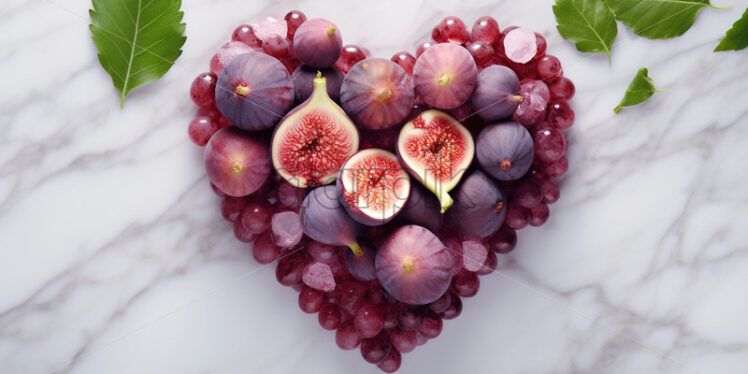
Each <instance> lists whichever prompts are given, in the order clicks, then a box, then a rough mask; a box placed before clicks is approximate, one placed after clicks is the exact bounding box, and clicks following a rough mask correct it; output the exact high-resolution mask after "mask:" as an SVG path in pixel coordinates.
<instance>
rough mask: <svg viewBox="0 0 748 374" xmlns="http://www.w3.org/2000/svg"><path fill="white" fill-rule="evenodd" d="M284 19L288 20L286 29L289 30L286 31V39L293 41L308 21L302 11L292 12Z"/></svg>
mask: <svg viewBox="0 0 748 374" xmlns="http://www.w3.org/2000/svg"><path fill="white" fill-rule="evenodd" d="M283 19H284V20H286V27H287V28H288V30H286V39H288V40H293V36H294V34H296V30H297V29H298V28H299V26H301V24H302V23H304V21H306V15H305V14H304V13H303V12H302V11H300V10H292V11H290V12H288V13H286V15H285V17H283Z"/></svg>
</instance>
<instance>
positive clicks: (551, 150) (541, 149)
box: [534, 127, 566, 162]
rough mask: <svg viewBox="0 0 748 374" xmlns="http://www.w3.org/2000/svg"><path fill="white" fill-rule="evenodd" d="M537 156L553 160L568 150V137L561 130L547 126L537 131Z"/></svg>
mask: <svg viewBox="0 0 748 374" xmlns="http://www.w3.org/2000/svg"><path fill="white" fill-rule="evenodd" d="M534 138H535V157H537V158H538V159H539V160H541V161H545V162H553V161H556V160H558V159H560V158H561V157H562V156H563V155H564V152H566V138H565V137H564V134H562V133H561V132H560V131H558V130H556V129H554V128H551V127H546V128H543V129H540V130H538V131H536V132H535V137H534Z"/></svg>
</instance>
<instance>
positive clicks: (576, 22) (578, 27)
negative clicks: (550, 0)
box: [553, 0, 618, 63]
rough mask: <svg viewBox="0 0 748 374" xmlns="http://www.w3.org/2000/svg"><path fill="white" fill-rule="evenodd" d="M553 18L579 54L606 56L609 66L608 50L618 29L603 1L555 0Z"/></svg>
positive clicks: (559, 30)
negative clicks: (587, 53)
mask: <svg viewBox="0 0 748 374" xmlns="http://www.w3.org/2000/svg"><path fill="white" fill-rule="evenodd" d="M553 14H554V15H556V22H557V23H558V25H557V26H556V28H557V29H558V32H559V33H561V36H563V37H564V39H567V40H570V41H572V42H574V44H575V45H576V46H577V49H578V50H580V51H582V52H591V53H605V54H607V55H608V63H610V47H611V46H612V45H613V41H614V40H615V39H616V35H618V27H617V26H616V20H615V19H614V18H613V13H611V12H610V9H608V7H607V6H606V5H605V3H604V2H603V0H556V4H555V5H554V6H553Z"/></svg>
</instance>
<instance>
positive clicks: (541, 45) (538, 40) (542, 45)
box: [533, 33, 548, 60]
mask: <svg viewBox="0 0 748 374" xmlns="http://www.w3.org/2000/svg"><path fill="white" fill-rule="evenodd" d="M535 44H537V46H538V52H537V53H535V57H533V59H534V60H536V59H539V58H541V57H543V55H545V50H546V48H547V47H548V44H547V43H546V41H545V38H544V37H543V35H540V34H538V33H535Z"/></svg>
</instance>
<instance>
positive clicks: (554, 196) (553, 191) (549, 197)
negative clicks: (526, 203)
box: [540, 179, 561, 204]
mask: <svg viewBox="0 0 748 374" xmlns="http://www.w3.org/2000/svg"><path fill="white" fill-rule="evenodd" d="M540 193H541V194H542V195H543V202H544V203H546V204H553V203H555V202H556V201H558V198H559V196H560V195H561V190H560V189H559V188H558V185H556V184H555V183H553V181H552V180H550V179H543V180H542V181H541V183H540Z"/></svg>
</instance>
